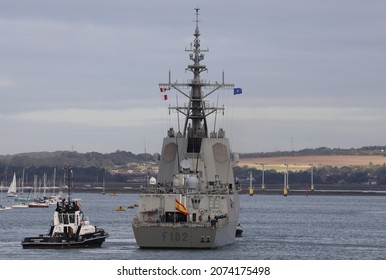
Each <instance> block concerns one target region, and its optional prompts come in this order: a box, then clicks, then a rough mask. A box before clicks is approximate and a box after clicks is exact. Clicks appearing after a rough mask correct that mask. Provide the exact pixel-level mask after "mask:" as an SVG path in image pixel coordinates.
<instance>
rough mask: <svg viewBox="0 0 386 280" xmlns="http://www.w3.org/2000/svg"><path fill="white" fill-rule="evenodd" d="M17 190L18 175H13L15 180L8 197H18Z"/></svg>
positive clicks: (10, 186)
mask: <svg viewBox="0 0 386 280" xmlns="http://www.w3.org/2000/svg"><path fill="white" fill-rule="evenodd" d="M16 192H17V189H16V173H13V180H12V182H11V184H10V185H9V188H8V192H7V196H8V197H15V196H17V194H16Z"/></svg>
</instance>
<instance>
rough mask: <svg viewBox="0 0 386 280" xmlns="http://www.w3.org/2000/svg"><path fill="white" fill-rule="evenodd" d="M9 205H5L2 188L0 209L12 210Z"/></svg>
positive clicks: (0, 191)
mask: <svg viewBox="0 0 386 280" xmlns="http://www.w3.org/2000/svg"><path fill="white" fill-rule="evenodd" d="M11 209H12V208H11V207H9V206H3V190H1V189H0V211H4V210H11Z"/></svg>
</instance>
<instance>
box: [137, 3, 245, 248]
mask: <svg viewBox="0 0 386 280" xmlns="http://www.w3.org/2000/svg"><path fill="white" fill-rule="evenodd" d="M199 10H200V9H199V8H196V9H195V11H196V13H195V15H196V20H195V22H196V29H195V32H194V37H195V38H194V42H193V44H192V45H191V47H190V49H186V51H187V52H190V59H191V60H192V61H193V63H192V64H191V65H188V68H187V70H189V71H191V72H192V73H193V79H192V80H189V81H188V82H187V83H172V82H171V79H170V72H169V82H168V83H160V84H159V86H160V90H161V92H165V91H166V90H171V89H174V90H176V91H177V92H178V93H181V94H182V95H183V96H184V97H186V98H187V103H185V104H184V105H183V106H178V104H177V106H176V107H170V106H169V110H175V111H176V112H177V113H181V114H183V115H184V116H185V124H184V127H183V130H182V131H180V128H179V125H178V132H175V130H174V129H173V128H170V129H169V130H168V131H167V136H166V137H165V138H164V140H163V146H162V152H161V154H156V158H157V159H158V160H159V172H158V176H157V179H156V178H154V177H152V178H150V180H149V186H148V187H147V188H146V191H145V192H143V193H141V194H140V202H139V203H138V205H139V206H138V214H137V216H136V217H135V218H134V219H133V221H132V228H133V232H134V236H135V239H136V242H137V244H138V246H139V247H140V248H195V249H197V248H199V249H210V248H215V247H220V246H224V245H228V244H232V243H233V242H234V240H235V236H236V228H237V225H238V220H239V212H240V206H239V190H240V184H239V183H238V182H236V181H235V177H234V174H233V166H234V165H236V164H237V162H238V158H239V157H238V155H237V154H233V153H232V152H231V150H230V144H229V140H228V139H227V138H226V137H225V131H224V130H223V129H222V128H220V129H219V130H218V131H212V132H210V133H209V132H208V123H207V117H208V116H209V115H211V114H213V113H215V114H213V115H217V112H218V111H223V110H224V107H217V106H214V105H213V106H211V105H209V102H206V101H205V99H206V98H207V97H208V96H210V95H211V94H212V93H214V92H215V91H217V90H219V89H226V90H232V89H233V90H234V93H235V94H239V93H240V91H241V89H240V88H234V85H233V84H225V83H224V75H223V77H222V82H215V83H208V82H206V81H204V80H202V79H201V77H200V74H201V73H202V72H204V71H207V68H206V66H205V65H202V64H201V61H202V60H203V59H204V52H207V51H208V50H207V49H201V47H200V30H199ZM186 89H190V90H189V92H187V93H186V92H184V90H186ZM236 91H237V93H236ZM164 99H165V100H166V99H167V98H164ZM214 127H215V126H214Z"/></svg>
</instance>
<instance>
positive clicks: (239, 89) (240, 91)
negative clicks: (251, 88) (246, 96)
mask: <svg viewBox="0 0 386 280" xmlns="http://www.w3.org/2000/svg"><path fill="white" fill-rule="evenodd" d="M242 93H243V90H242V89H241V88H234V89H233V95H236V94H242Z"/></svg>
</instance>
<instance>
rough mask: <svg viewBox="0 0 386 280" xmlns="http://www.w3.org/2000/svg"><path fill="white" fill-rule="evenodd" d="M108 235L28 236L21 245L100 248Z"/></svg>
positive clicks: (30, 246)
mask: <svg viewBox="0 0 386 280" xmlns="http://www.w3.org/2000/svg"><path fill="white" fill-rule="evenodd" d="M106 237H107V236H106V235H104V236H94V237H89V238H86V239H83V240H74V239H65V238H61V237H50V236H38V237H26V238H24V241H22V242H21V245H22V246H23V249H71V248H99V247H101V246H102V243H103V242H104V241H105V240H106Z"/></svg>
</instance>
